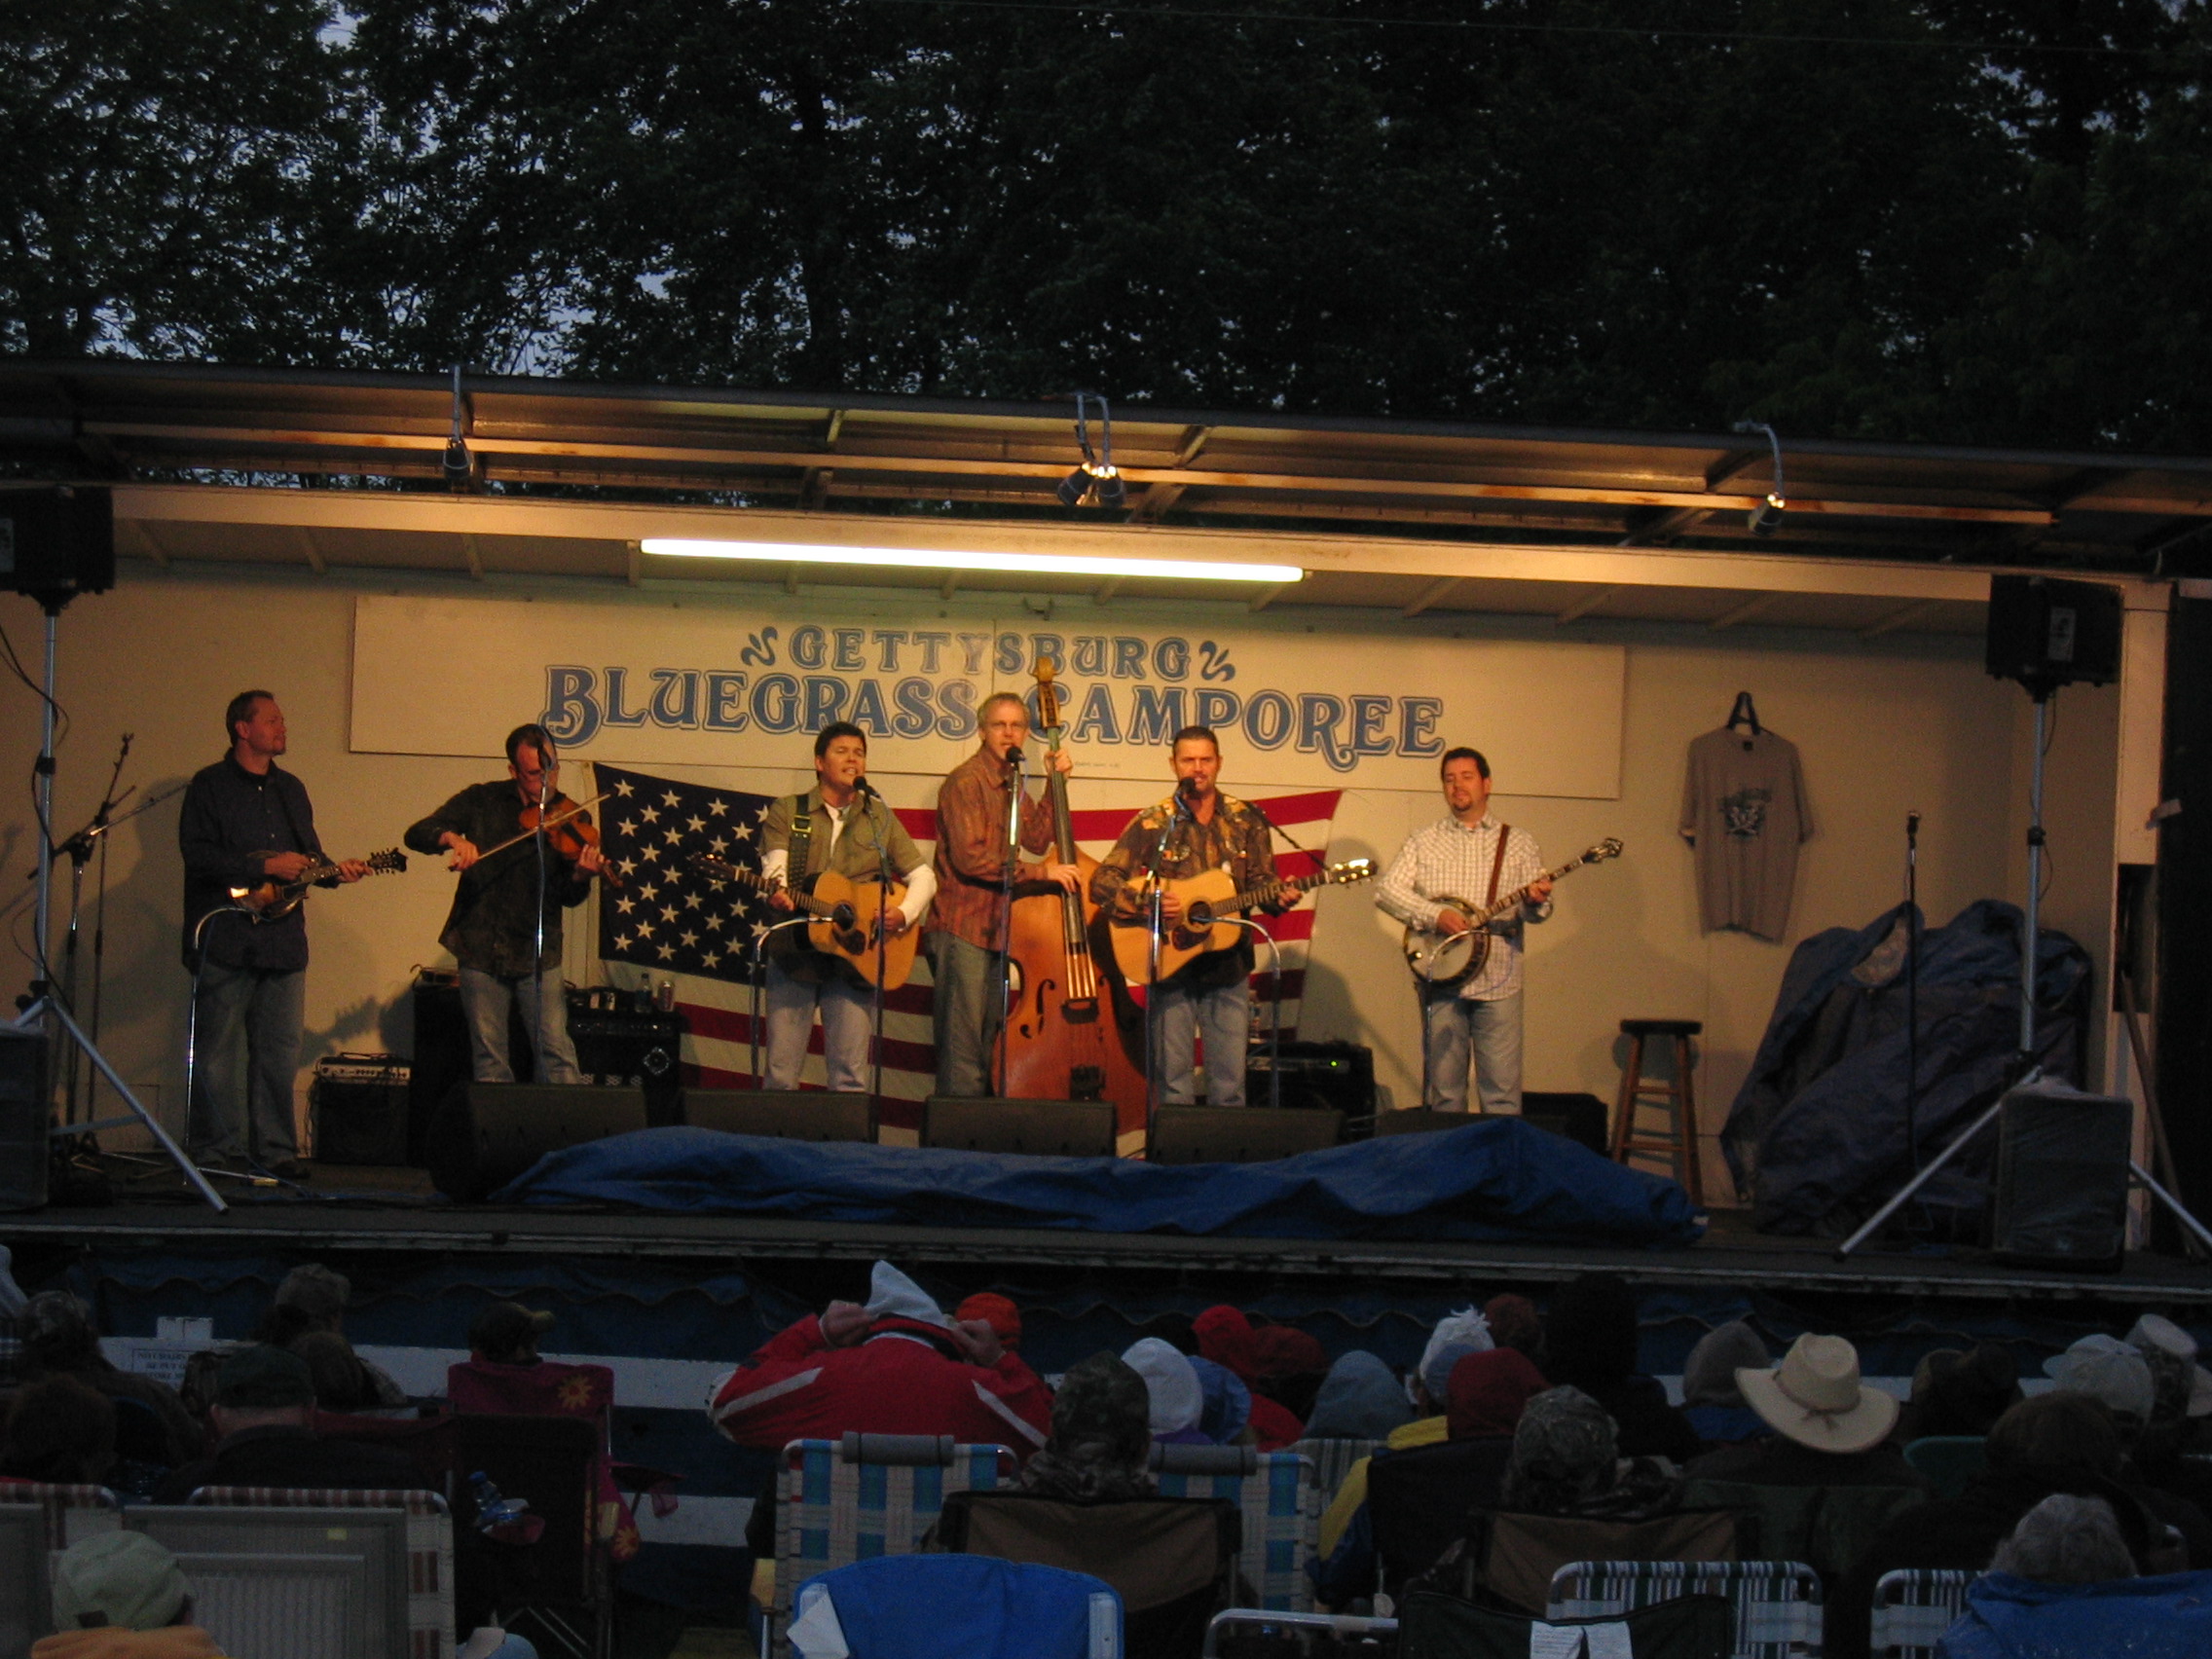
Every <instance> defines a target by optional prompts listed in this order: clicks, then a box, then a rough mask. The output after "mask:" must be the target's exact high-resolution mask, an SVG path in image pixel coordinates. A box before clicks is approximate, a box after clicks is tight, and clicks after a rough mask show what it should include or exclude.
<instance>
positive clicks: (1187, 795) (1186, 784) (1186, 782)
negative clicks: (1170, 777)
mask: <svg viewBox="0 0 2212 1659" xmlns="http://www.w3.org/2000/svg"><path fill="white" fill-rule="evenodd" d="M1175 793H1177V794H1179V795H1181V796H1182V797H1183V798H1184V799H1185V800H1197V799H1198V779H1196V778H1182V779H1179V780H1177V782H1176V785H1175Z"/></svg>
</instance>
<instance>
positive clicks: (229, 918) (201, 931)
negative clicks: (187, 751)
mask: <svg viewBox="0 0 2212 1659" xmlns="http://www.w3.org/2000/svg"><path fill="white" fill-rule="evenodd" d="M223 730H224V731H225V732H226V733H227V734H228V735H229V737H230V740H231V752H230V753H229V754H228V755H226V756H224V757H223V758H222V759H220V760H218V761H216V762H215V763H214V764H213V765H212V766H204V767H203V768H201V770H200V771H199V772H197V773H196V774H194V776H193V779H192V785H191V787H190V788H189V789H187V790H186V791H185V793H184V807H183V810H182V811H181V812H180V813H179V814H178V816H177V825H176V838H177V845H178V848H179V849H180V850H181V851H182V853H183V854H184V965H185V966H186V967H187V968H194V967H197V969H198V987H197V989H198V1000H197V1003H196V1006H195V1009H194V1038H195V1047H196V1048H197V1051H198V1053H197V1056H196V1060H195V1064H194V1066H193V1086H192V1101H191V1105H190V1114H191V1122H190V1129H189V1133H188V1135H187V1137H186V1138H187V1139H188V1140H189V1142H190V1144H191V1148H192V1155H193V1158H194V1160H195V1161H198V1162H202V1163H208V1164H214V1165H217V1166H220V1167H226V1168H231V1169H242V1168H243V1167H245V1166H246V1164H247V1163H248V1162H252V1163H258V1164H260V1165H262V1166H263V1167H264V1168H266V1169H268V1170H269V1171H270V1172H271V1173H273V1174H276V1175H281V1176H283V1177H284V1178H285V1179H287V1180H297V1179H299V1178H300V1177H302V1176H303V1175H305V1174H306V1173H307V1167H306V1165H305V1164H303V1163H301V1162H300V1142H299V1133H298V1130H297V1129H296V1127H295V1126H294V1124H293V1121H292V1082H293V1078H294V1077H295V1075H296V1074H297V1073H298V1071H299V1068H300V1022H301V1019H302V1017H303V1015H304V1014H305V1011H306V1006H307V968H308V923H307V916H306V914H305V913H304V912H303V911H301V910H298V909H292V910H290V911H288V912H287V913H285V914H284V915H282V916H280V917H278V918H276V919H275V920H272V921H266V922H264V921H260V920H257V919H254V918H252V917H250V916H248V915H247V914H245V913H243V912H239V913H236V914H217V913H216V912H219V911H237V909H238V906H237V904H236V903H235V895H236V894H237V893H239V892H240V890H243V889H248V888H254V887H259V886H260V885H261V884H262V883H264V882H267V881H276V882H292V881H297V880H299V879H300V877H301V876H302V875H304V874H306V873H307V872H308V871H310V870H312V869H315V868H318V867H327V869H328V871H329V873H328V874H326V875H324V876H323V877H322V878H321V879H322V880H323V881H325V882H326V883H328V884H329V885H332V886H335V885H337V884H338V883H339V882H342V881H358V880H360V879H361V877H362V876H364V875H366V874H368V872H369V866H367V865H365V864H363V863H361V862H360V861H359V860H358V859H349V860H347V861H346V862H344V863H343V864H337V865H331V864H329V862H328V861H327V860H325V859H324V857H323V854H322V843H321V842H320V841H319V840H317V839H316V838H315V830H314V808H313V806H311V805H310V804H309V802H308V792H307V787H306V786H305V785H304V784H302V783H301V782H300V780H299V779H298V778H296V777H294V776H293V775H292V774H291V773H289V772H287V771H285V770H284V769H283V768H282V767H281V766H279V765H277V764H276V756H279V755H281V754H283V753H284V745H285V735H284V711H283V710H282V709H280V708H278V707H277V706H276V696H275V694H274V693H272V692H268V691H240V693H239V694H238V695H237V696H236V697H233V698H232V699H231V702H230V707H229V708H227V709H225V710H224V711H223ZM203 924H204V925H203ZM196 945H197V947H198V948H197V950H196V949H195V946H196Z"/></svg>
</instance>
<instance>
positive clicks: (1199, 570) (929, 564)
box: [639, 535, 1306, 582]
mask: <svg viewBox="0 0 2212 1659" xmlns="http://www.w3.org/2000/svg"><path fill="white" fill-rule="evenodd" d="M639 545H640V546H641V547H643V548H644V549H645V551H646V552H647V553H653V554H658V555H660V556H662V557H664V558H672V559H751V560H755V561H757V562H758V563H761V564H768V565H793V564H798V565H893V566H897V567H899V568H901V569H903V570H909V571H1006V572H1008V573H1009V574H1013V575H1020V576H1166V577H1172V578H1173V579H1175V580H1177V581H1207V582H1295V581H1303V580H1304V579H1305V577H1306V572H1305V571H1302V570H1300V569H1299V568H1298V567H1297V566H1296V565H1231V564H1222V563H1217V562H1213V561H1209V560H1201V559H1125V558H1118V557H1115V556H1113V555H1091V554H1074V553H964V552H957V551H935V550H932V549H929V548H923V547H830V546H824V545H820V544H818V543H815V542H809V541H690V540H683V539H681V538H678V537H674V536H665V535H654V536H647V537H646V538H645V540H644V541H642V542H641V543H639Z"/></svg>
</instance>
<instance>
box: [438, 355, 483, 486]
mask: <svg viewBox="0 0 2212 1659" xmlns="http://www.w3.org/2000/svg"><path fill="white" fill-rule="evenodd" d="M462 407H463V406H462V404H461V365H460V364H459V363H456V364H454V366H453V436H452V437H450V438H448V439H447V440H446V456H445V461H444V462H443V467H442V469H443V471H444V472H445V475H446V483H447V484H448V485H449V486H450V487H451V488H453V489H456V490H465V489H467V488H468V485H469V479H470V477H471V475H472V474H473V473H474V472H475V470H476V458H475V457H474V456H472V455H470V454H469V453H468V444H467V441H466V440H465V439H463V438H462V437H461V413H462Z"/></svg>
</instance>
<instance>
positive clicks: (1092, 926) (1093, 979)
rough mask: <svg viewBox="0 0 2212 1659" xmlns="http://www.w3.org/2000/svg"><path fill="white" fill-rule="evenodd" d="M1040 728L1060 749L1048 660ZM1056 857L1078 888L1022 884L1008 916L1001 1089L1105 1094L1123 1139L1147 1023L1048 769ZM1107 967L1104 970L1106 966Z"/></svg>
mask: <svg viewBox="0 0 2212 1659" xmlns="http://www.w3.org/2000/svg"><path fill="white" fill-rule="evenodd" d="M1036 676H1037V715H1038V721H1037V723H1038V726H1039V729H1040V730H1041V731H1042V732H1043V733H1044V736H1045V739H1046V741H1047V742H1048V743H1050V744H1051V747H1052V750H1053V752H1054V753H1057V752H1058V750H1059V747H1060V707H1059V690H1058V687H1057V686H1056V685H1054V683H1053V667H1052V662H1051V658H1049V657H1044V658H1040V659H1039V660H1038V663H1037V668H1036ZM1045 788H1046V791H1047V792H1048V798H1049V799H1050V800H1051V806H1052V842H1053V849H1054V850H1053V855H1052V856H1053V857H1054V858H1055V859H1057V860H1058V861H1059V862H1060V863H1061V864H1072V865H1074V866H1076V867H1077V868H1078V869H1079V870H1081V871H1082V872H1083V880H1082V882H1081V884H1080V885H1081V891H1079V892H1075V893H1070V892H1068V891H1067V890H1066V889H1065V888H1063V887H1061V886H1059V885H1058V884H1057V883H1054V882H1032V881H1025V882H1018V883H1016V884H1015V887H1014V911H1013V914H1012V916H1011V917H1010V918H1009V924H1008V925H1009V944H1008V964H1007V987H1008V990H1007V994H1008V999H1009V1006H1008V1009H1007V1054H1006V1081H1005V1083H1004V1085H1003V1086H1002V1087H1003V1088H1005V1090H1006V1092H1007V1094H1008V1095H1010V1096H1012V1097H1014V1098H1016V1099H1024V1098H1026V1099H1041V1100H1111V1101H1113V1102H1114V1107H1115V1114H1114V1116H1115V1126H1116V1128H1117V1130H1118V1131H1119V1132H1120V1134H1121V1135H1122V1136H1124V1137H1126V1136H1129V1135H1131V1134H1141V1133H1142V1132H1143V1130H1144V1126H1145V1087H1144V1029H1143V1025H1142V1023H1141V1019H1140V1017H1139V1015H1138V1014H1137V1010H1136V1008H1135V1005H1134V1004H1133V1003H1131V1002H1130V1001H1129V999H1128V995H1127V992H1126V991H1125V990H1124V987H1123V985H1122V981H1121V978H1120V976H1119V975H1117V974H1115V973H1114V972H1113V956H1112V954H1111V952H1110V951H1108V950H1105V949H1104V948H1103V930H1104V924H1103V922H1102V921H1101V919H1100V916H1099V910H1098V906H1097V905H1096V904H1094V903H1091V902H1090V873H1091V871H1093V870H1094V869H1096V868H1097V867H1098V861H1097V860H1096V859H1094V858H1092V857H1090V856H1089V855H1088V853H1084V852H1080V851H1078V850H1077V847H1076V844H1075V825H1074V821H1073V819H1072V818H1071V817H1070V816H1069V813H1068V782H1067V776H1066V774H1064V773H1062V772H1059V771H1056V770H1054V769H1052V768H1051V767H1050V766H1048V767H1047V768H1045ZM1102 963H1103V971H1102Z"/></svg>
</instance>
